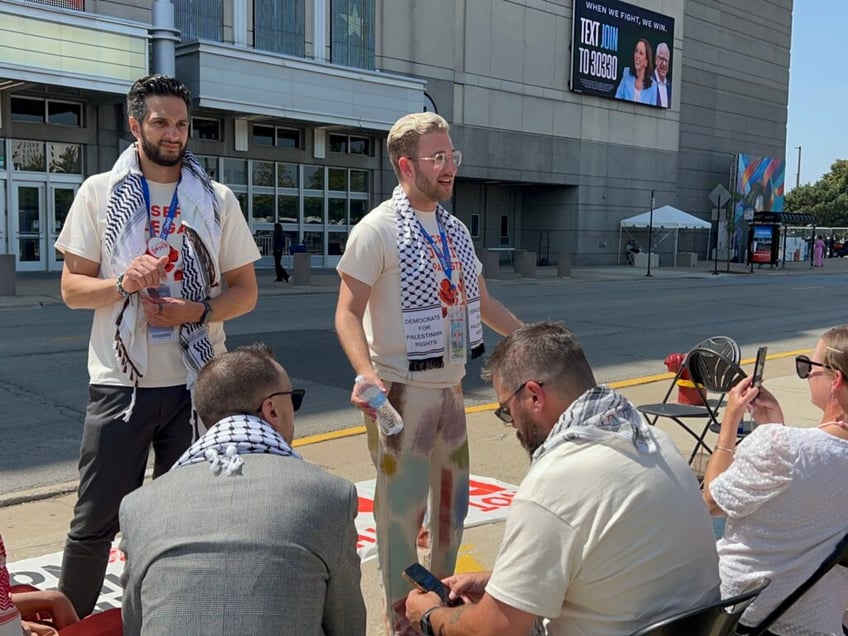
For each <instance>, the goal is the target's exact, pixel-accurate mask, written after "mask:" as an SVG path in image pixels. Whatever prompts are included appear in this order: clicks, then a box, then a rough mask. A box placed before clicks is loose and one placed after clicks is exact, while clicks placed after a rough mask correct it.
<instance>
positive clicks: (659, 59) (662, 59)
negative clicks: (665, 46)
mask: <svg viewBox="0 0 848 636" xmlns="http://www.w3.org/2000/svg"><path fill="white" fill-rule="evenodd" d="M668 62H669V58H667V57H659V56H657V64H668Z"/></svg>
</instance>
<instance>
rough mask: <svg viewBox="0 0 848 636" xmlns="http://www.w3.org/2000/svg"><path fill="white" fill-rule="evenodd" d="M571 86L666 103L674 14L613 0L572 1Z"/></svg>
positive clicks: (593, 92) (668, 99)
mask: <svg viewBox="0 0 848 636" xmlns="http://www.w3.org/2000/svg"><path fill="white" fill-rule="evenodd" d="M572 25H573V29H572V31H573V32H572V38H571V90H573V91H576V92H578V93H586V94H589V95H598V96H600V97H609V98H611V99H621V100H626V101H631V102H638V103H641V104H647V105H650V106H655V107H658V108H669V107H670V106H671V95H672V92H673V91H672V84H673V81H672V72H671V66H672V61H673V60H672V54H673V52H674V18H671V17H669V16H667V15H662V14H661V13H655V12H653V11H648V10H647V9H642V8H641V7H636V6H633V5H632V4H627V3H626V2H618V1H617V0H575V2H574V12H573V22H572Z"/></svg>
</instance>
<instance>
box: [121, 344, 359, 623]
mask: <svg viewBox="0 0 848 636" xmlns="http://www.w3.org/2000/svg"><path fill="white" fill-rule="evenodd" d="M303 395H304V391H303V389H292V385H291V382H290V380H289V377H288V375H287V374H286V372H285V370H284V369H283V368H282V367H281V366H280V365H279V364H278V363H277V362H276V361H275V360H274V358H273V354H272V352H271V351H270V349H269V348H268V347H267V346H265V345H262V344H256V345H251V346H249V347H241V348H239V349H236V350H234V351H231V352H229V353H224V354H222V355H220V356H218V357H217V358H215V359H214V360H212V361H211V362H209V363H208V364H207V365H206V366H205V367H204V368H203V369H202V370H201V371H200V373H199V374H198V376H197V384H196V387H195V392H194V403H195V407H196V408H197V412H198V414H199V415H200V417H201V418H202V420H203V421H204V422H205V423H207V424H213V426H212V427H211V428H210V429H209V430H208V432H207V433H206V434H205V435H204V436H203V437H201V438H200V439H199V440H198V441H197V442H195V443H194V444H193V445H192V446H191V447H190V448H189V449H188V450H187V451H186V452H185V453H184V454H183V456H182V457H181V458H180V459H179V460H178V461H177V463H176V464H175V465H174V467H173V468H172V469H171V470H170V471H169V472H168V473H166V474H165V475H163V476H162V477H160V478H159V479H157V480H155V481H153V482H150V483H148V484H147V485H145V486H143V487H141V488H139V489H138V490H136V491H134V492H132V493H130V494H129V495H127V496H126V497H125V498H124V500H123V502H122V503H121V509H120V524H121V532H122V535H123V537H122V540H121V549H122V550H123V551H124V552H125V553H126V556H127V562H126V567H125V570H124V575H123V586H124V597H123V619H124V634H126V635H127V636H137V635H139V634H151V635H157V636H158V635H159V634H204V635H210V634H211V635H217V634H220V635H222V636H223V635H225V634H226V635H227V636H229V635H230V634H297V635H298V636H308V635H312V634H315V635H316V636H317V635H321V634H326V635H328V636H329V635H333V634H344V635H345V636H347V635H350V634H353V635H359V634H365V604H364V602H363V600H362V594H361V592H360V588H359V579H360V570H359V557H358V556H357V553H356V540H357V533H356V528H355V526H354V518H355V517H356V510H357V495H356V489H355V488H354V486H353V484H351V483H350V482H348V481H346V480H344V479H342V478H340V477H336V476H333V475H330V474H328V473H326V472H324V471H323V470H321V469H319V468H318V467H316V466H313V465H311V464H309V463H307V462H305V461H303V460H302V459H301V457H300V455H298V454H297V452H295V451H294V450H293V449H292V448H291V446H290V443H291V440H292V438H293V436H294V411H296V410H297V409H298V408H299V407H300V404H301V402H302V401H303Z"/></svg>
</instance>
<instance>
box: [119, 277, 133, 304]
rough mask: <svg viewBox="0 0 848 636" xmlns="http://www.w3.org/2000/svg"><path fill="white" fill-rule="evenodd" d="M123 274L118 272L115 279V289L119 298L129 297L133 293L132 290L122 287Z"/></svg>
mask: <svg viewBox="0 0 848 636" xmlns="http://www.w3.org/2000/svg"><path fill="white" fill-rule="evenodd" d="M124 276H125V274H118V278H116V279H115V289H117V290H118V293H119V294H120V295H121V298H129V297H130V296H132V295H133V292H128V291H127V290H126V289H124Z"/></svg>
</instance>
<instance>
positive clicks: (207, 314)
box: [197, 300, 212, 325]
mask: <svg viewBox="0 0 848 636" xmlns="http://www.w3.org/2000/svg"><path fill="white" fill-rule="evenodd" d="M200 302H202V303H203V313H202V314H200V320H198V321H197V322H199V323H200V324H201V325H205V324H206V323H207V322H209V320H210V319H211V318H212V305H210V304H209V301H208V300H202V301H200Z"/></svg>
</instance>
